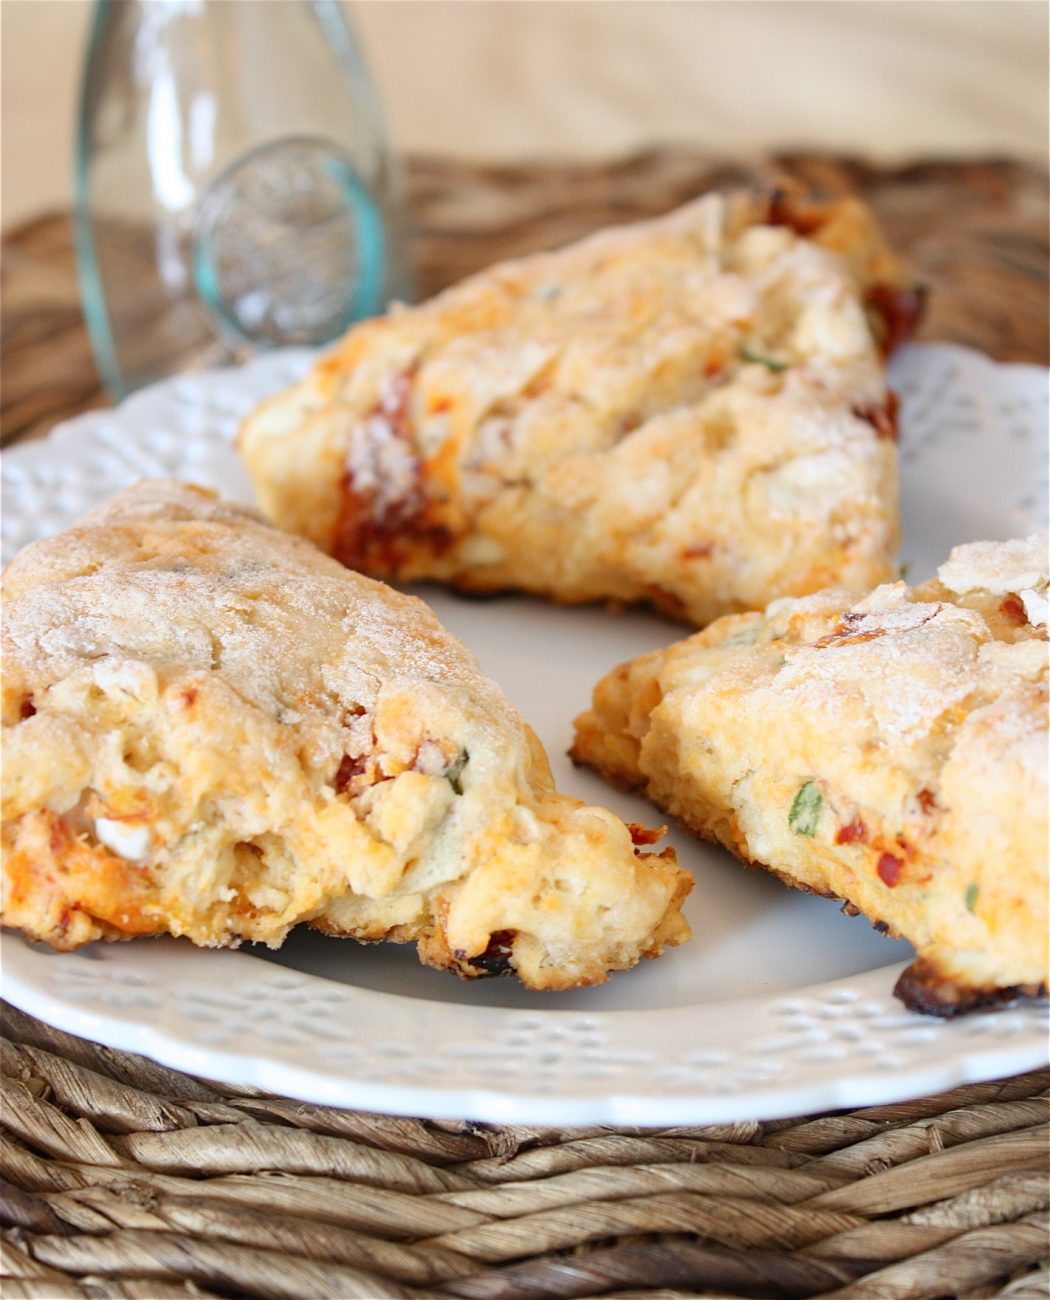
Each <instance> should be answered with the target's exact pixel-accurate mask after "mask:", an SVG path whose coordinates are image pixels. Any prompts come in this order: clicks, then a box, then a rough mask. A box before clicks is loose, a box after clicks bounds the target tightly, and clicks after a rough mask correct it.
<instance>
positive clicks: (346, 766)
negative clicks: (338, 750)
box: [332, 754, 368, 794]
mask: <svg viewBox="0 0 1050 1300" xmlns="http://www.w3.org/2000/svg"><path fill="white" fill-rule="evenodd" d="M367 766H368V764H367V761H366V760H365V758H363V757H357V758H353V757H352V756H351V755H350V754H344V755H343V757H342V761H341V762H340V764H339V768H338V770H337V771H336V774H335V778H334V779H333V781H332V785H333V786H334V787H335V792H336V794H342V793H343V791H344V790H345V789H346V788H347V786H348V785H349V784H350V782H351V781H352V780H353V779H354V777H355V776H363V775H364V772H365V770H366V768H367Z"/></svg>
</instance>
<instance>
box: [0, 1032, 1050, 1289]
mask: <svg viewBox="0 0 1050 1300" xmlns="http://www.w3.org/2000/svg"><path fill="white" fill-rule="evenodd" d="M2 1029H3V1034H4V1038H5V1042H4V1044H3V1058H2V1064H3V1088H4V1104H3V1111H2V1120H3V1130H4V1134H3V1143H4V1151H3V1164H4V1173H5V1181H4V1183H3V1186H2V1194H0V1203H2V1207H3V1218H4V1222H5V1224H6V1225H7V1228H6V1231H5V1234H4V1243H5V1252H4V1263H3V1288H2V1290H3V1295H4V1296H5V1297H8V1298H10V1300H14V1297H20V1296H62V1297H67V1296H136V1297H143V1298H148V1300H163V1298H164V1297H168V1296H201V1295H219V1296H251V1297H256V1296H258V1297H289V1298H292V1300H307V1298H310V1297H317V1298H319V1300H321V1298H323V1300H329V1298H336V1297H338V1298H339V1300H342V1298H343V1297H367V1298H368V1300H372V1298H373V1297H384V1296H434V1297H463V1298H464V1300H533V1298H538V1297H545V1296H558V1297H561V1296H598V1295H602V1296H608V1297H619V1298H621V1300H626V1297H628V1296H639V1297H640V1296H647V1297H650V1300H661V1298H664V1300H671V1298H672V1297H679V1296H693V1295H715V1296H721V1297H726V1298H728V1297H744V1296H753V1297H799V1298H801V1297H818V1296H819V1297H832V1296H834V1297H836V1300H838V1298H839V1297H841V1298H842V1300H846V1297H851V1298H853V1297H855V1298H856V1300H861V1298H862V1297H863V1298H864V1300H876V1298H878V1300H920V1297H923V1298H925V1297H930V1298H932V1297H947V1296H951V1297H959V1298H960V1300H962V1298H963V1297H965V1298H966V1300H977V1298H978V1297H990V1296H1002V1297H1007V1296H1009V1297H1010V1298H1011V1300H1036V1297H1045V1296H1046V1295H1047V1279H1048V1273H1047V1270H1046V1261H1047V1257H1048V1255H1050V1249H1048V1236H1047V1227H1048V1219H1047V1207H1048V1204H1050V1183H1048V1178H1047V1156H1048V1144H1047V1132H1048V1130H1047V1093H1046V1089H1047V1085H1048V1083H1050V1072H1039V1073H1034V1074H1028V1075H1021V1076H1019V1077H1017V1078H1014V1079H1008V1080H1002V1081H999V1082H994V1083H983V1084H973V1085H970V1086H968V1087H964V1088H958V1089H956V1090H954V1091H953V1092H949V1093H945V1094H943V1095H941V1096H939V1097H928V1098H924V1099H922V1100H920V1101H913V1102H905V1103H902V1104H899V1105H895V1106H878V1107H871V1108H868V1109H866V1110H859V1111H853V1112H850V1113H844V1114H836V1115H827V1116H824V1117H822V1118H818V1119H798V1120H779V1121H776V1122H775V1123H766V1124H760V1123H747V1124H733V1125H718V1126H714V1127H708V1128H695V1129H689V1128H677V1129H655V1130H638V1129H635V1130H625V1131H614V1130H610V1129H604V1128H586V1129H584V1128H577V1129H549V1128H543V1129H540V1128H531V1127H493V1126H488V1125H475V1124H469V1123H460V1122H456V1121H448V1122H438V1121H428V1120H418V1119H398V1118H390V1117H387V1116H383V1115H369V1114H364V1113H362V1112H359V1111H342V1110H329V1109H325V1108H323V1107H319V1106H310V1105H303V1104H300V1103H298V1102H293V1101H287V1100H283V1099H281V1098H279V1097H272V1096H269V1095H266V1094H263V1093H260V1092H254V1091H251V1090H247V1089H243V1088H231V1087H228V1086H222V1085H218V1084H207V1083H203V1082H201V1081H199V1080H197V1079H192V1078H190V1077H188V1076H186V1075H180V1074H177V1073H176V1072H174V1071H172V1070H169V1069H166V1068H165V1067H163V1066H160V1065H156V1064H154V1063H153V1062H151V1061H147V1060H145V1059H143V1058H142V1057H138V1056H133V1055H131V1054H129V1053H127V1052H118V1051H114V1050H111V1049H109V1048H105V1047H99V1046H96V1045H94V1044H92V1043H88V1042H84V1041H83V1040H80V1039H76V1038H72V1037H70V1036H69V1035H67V1034H63V1033H60V1032H59V1031H57V1030H54V1029H50V1028H48V1027H47V1026H45V1025H43V1024H41V1023H40V1022H39V1021H36V1020H33V1019H31V1018H30V1017H28V1016H25V1015H23V1014H22V1013H21V1012H19V1011H15V1010H13V1009H11V1008H8V1007H5V1008H4V1012H3V1020H2Z"/></svg>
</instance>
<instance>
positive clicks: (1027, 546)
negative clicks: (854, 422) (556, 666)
mask: <svg viewBox="0 0 1050 1300" xmlns="http://www.w3.org/2000/svg"><path fill="white" fill-rule="evenodd" d="M1046 620H1047V543H1046V538H1045V537H1043V538H1040V537H1030V538H1028V539H1027V540H1025V541H1014V542H998V543H996V542H978V543H974V544H972V545H969V546H960V547H957V548H956V549H955V550H954V551H953V552H952V554H951V557H950V558H949V560H948V562H947V563H946V564H944V565H942V566H941V568H940V570H939V574H938V578H937V579H935V580H933V581H931V582H927V583H924V584H923V585H922V586H918V587H914V588H909V587H907V586H906V585H905V584H904V583H895V584H887V585H885V586H881V587H879V588H877V589H876V590H875V591H873V592H872V593H871V594H870V595H867V596H865V597H859V596H857V595H856V594H852V595H851V594H850V593H848V592H844V591H841V590H840V591H826V592H822V593H820V594H818V595H813V596H808V597H805V598H803V599H799V600H793V599H786V600H779V601H775V602H774V603H773V604H771V605H770V606H769V608H768V609H767V610H766V611H765V613H755V614H743V615H737V616H733V617H729V618H724V619H721V620H719V621H718V622H717V623H714V624H712V625H711V626H710V627H709V628H707V629H706V631H704V632H701V633H698V634H697V635H695V636H693V637H690V638H688V639H687V640H685V641H681V642H679V643H678V644H677V645H673V646H671V647H670V648H669V649H668V650H664V651H658V652H656V653H654V654H649V655H644V656H642V657H641V658H639V659H636V660H634V661H633V662H631V663H627V664H623V665H621V666H620V667H619V668H617V669H615V670H614V671H613V672H611V673H610V674H609V675H608V676H607V677H606V678H605V679H604V680H603V681H602V682H600V683H599V685H598V687H597V689H596V690H595V693H594V706H593V708H592V709H591V710H590V711H589V712H587V713H584V714H583V715H582V716H581V717H580V718H578V719H577V722H576V743H575V746H574V749H573V756H574V757H575V758H577V759H578V760H579V761H581V762H584V763H587V764H589V765H590V766H592V767H594V768H596V769H597V770H598V771H599V772H601V773H602V774H603V775H604V776H606V777H608V778H609V779H610V780H611V781H613V782H615V783H617V784H619V785H623V786H627V787H641V788H642V789H643V790H644V791H645V793H646V794H647V795H648V796H649V797H650V798H651V799H652V800H653V801H654V802H655V803H656V804H658V805H659V806H660V807H661V808H663V809H665V810H666V811H668V812H669V813H672V814H673V815H674V816H676V817H678V818H680V819H681V820H682V821H683V822H684V823H685V824H686V825H687V826H688V827H689V828H690V829H691V830H693V831H695V832H696V833H697V834H699V835H702V836H704V837H705V838H706V839H711V840H716V841H718V842H720V843H721V844H724V845H725V846H726V848H728V849H730V850H731V851H732V852H733V853H735V854H736V855H737V856H738V857H739V858H741V859H742V860H743V861H744V862H746V863H748V864H749V865H754V866H765V867H768V868H769V869H770V870H771V871H774V872H775V873H776V874H777V875H779V876H780V877H781V878H782V879H783V880H785V881H786V882H787V883H788V884H792V885H796V886H798V887H799V888H800V889H805V890H808V891H811V892H813V893H818V894H827V895H833V896H835V897H837V898H841V899H844V900H845V902H846V904H847V905H848V907H849V908H850V909H859V910H860V911H862V912H863V913H864V914H865V915H866V916H868V917H870V918H871V920H872V921H874V922H875V923H876V925H877V926H878V927H879V928H880V929H885V930H888V931H890V932H891V933H893V934H896V935H902V936H903V937H904V938H906V939H909V940H910V941H911V942H912V943H913V944H914V945H915V947H916V949H917V950H918V960H917V961H916V962H915V963H914V965H912V966H911V967H910V968H909V969H908V970H907V971H906V972H905V973H904V975H903V976H902V977H901V980H900V981H899V983H898V986H897V992H898V995H899V996H900V997H902V998H903V999H904V1001H905V1002H906V1003H908V1005H909V1006H912V1007H914V1008H915V1009H918V1010H923V1011H930V1012H934V1013H935V1014H938V1015H952V1014H955V1013H956V1012H958V1011H963V1010H967V1009H969V1008H970V1007H973V1006H977V1005H981V1004H983V1003H987V1002H991V1001H996V1000H999V999H1000V998H1002V997H1007V996H1010V995H1012V994H1015V993H1018V992H1023V993H1036V992H1038V991H1040V990H1044V991H1045V988H1046V983H1047V833H1048V832H1047V640H1046ZM800 941H803V942H804V936H800Z"/></svg>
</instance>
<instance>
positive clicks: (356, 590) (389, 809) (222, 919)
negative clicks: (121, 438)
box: [3, 482, 690, 988]
mask: <svg viewBox="0 0 1050 1300" xmlns="http://www.w3.org/2000/svg"><path fill="white" fill-rule="evenodd" d="M4 598H5V599H4V628H3V656H4V658H3V724H4V733H3V746H4V766H3V886H4V895H3V920H4V922H5V923H6V924H8V925H12V926H17V927H18V928H19V929H21V930H23V931H25V932H26V934H28V935H30V936H32V937H33V938H36V939H42V940H45V941H46V942H47V943H50V944H51V945H52V946H54V947H56V948H73V947H76V946H77V945H79V944H82V943H87V942H88V941H89V940H92V939H98V938H107V939H123V938H129V937H131V936H133V935H146V934H160V933H163V932H170V933H171V934H175V935H185V936H187V937H188V938H190V939H192V940H193V941H194V943H198V944H206V945H236V944H238V943H239V942H240V941H241V940H244V939H250V940H258V941H261V942H263V943H267V944H269V945H271V946H277V945H279V944H280V943H281V941H282V940H283V939H284V937H285V935H286V934H287V933H288V930H289V929H290V928H291V927H292V926H293V925H295V924H297V923H298V922H301V921H309V922H311V923H312V924H314V925H316V926H318V927H319V928H321V929H323V930H326V931H329V932H331V933H338V934H347V935H352V936H353V937H355V938H358V939H363V940H378V939H387V938H389V939H395V940H400V941H413V942H416V943H418V945H419V953H420V957H421V958H422V960H423V961H424V962H427V963H429V964H431V965H434V966H438V967H446V968H448V969H451V970H454V971H456V972H457V973H458V974H461V975H466V976H476V975H484V974H491V973H498V972H501V971H514V972H516V973H517V975H518V976H519V977H520V978H521V980H522V981H523V982H524V983H525V984H527V985H529V986H531V987H533V988H566V987H570V986H573V985H578V984H592V983H599V982H601V981H602V980H604V979H605V977H606V973H607V972H608V971H611V970H618V969H621V968H624V967H628V966H632V965H634V963H635V962H636V961H638V959H639V958H640V957H642V956H649V957H652V956H656V955H658V954H659V953H660V951H661V949H662V948H663V947H664V946H665V945H668V944H676V943H681V942H682V941H683V940H684V939H685V938H687V937H688V933H689V932H688V927H687V925H686V923H685V921H684V919H683V918H682V915H681V913H680V911H679V907H680V904H681V903H682V900H683V898H684V896H685V894H686V893H687V892H688V889H689V883H690V882H689V878H688V877H687V876H686V874H685V873H684V872H683V871H681V869H680V868H679V867H678V866H677V865H676V863H675V860H674V854H673V852H672V850H670V849H666V850H665V851H664V852H663V853H658V854H656V853H645V852H643V851H642V849H641V848H636V847H635V843H634V842H633V841H632V830H631V829H630V828H628V827H627V826H625V825H624V824H623V823H622V822H621V821H619V820H618V819H617V818H616V817H614V816H613V815H612V814H611V813H609V812H607V811H605V810H604V809H602V808H588V807H585V806H584V805H583V804H581V803H580V802H579V801H577V800H575V799H570V798H567V797H565V796H563V795H560V794H558V793H557V792H556V791H555V789H554V786H553V783H552V780H551V774H550V769H549V767H548V764H547V759H546V755H545V754H544V752H543V749H542V747H541V745H540V743H539V741H538V740H537V738H536V736H535V735H534V734H533V732H532V731H531V730H530V729H529V728H528V727H527V726H526V725H525V724H524V723H523V722H522V720H521V718H520V717H519V716H518V715H517V713H515V711H514V710H513V709H512V708H511V707H510V705H509V704H508V703H507V701H506V700H505V699H504V698H503V696H502V695H501V693H500V691H499V689H498V687H496V686H495V685H494V684H493V683H492V682H491V681H489V680H487V679H486V678H485V677H483V676H482V675H481V673H480V671H479V669H478V667H477V665H476V663H475V661H474V659H473V657H472V656H471V655H470V653H469V651H467V650H466V649H465V647H464V646H463V645H461V644H460V642H459V641H457V640H456V639H455V638H454V637H452V636H451V635H449V633H447V632H446V631H444V629H443V628H442V627H441V626H440V624H439V623H438V622H437V620H436V619H435V617H434V615H433V614H432V613H431V612H430V610H429V609H428V608H427V607H426V606H425V605H424V604H422V603H421V602H420V601H418V600H415V599H413V598H411V597H407V596H402V595H399V594H398V593H397V592H394V591H391V590H390V589H389V588H387V587H384V586H383V585H382V584H380V583H376V582H372V581H371V580H369V579H367V578H363V577H360V576H359V575H357V574H353V573H349V572H347V570H345V569H344V568H342V567H341V566H340V565H338V564H337V563H336V562H335V561H333V560H331V559H328V558H327V557H326V556H323V555H321V554H320V553H319V552H318V551H316V550H315V549H314V548H313V547H312V546H310V545H309V543H307V542H305V541H303V540H302V539H300V538H296V537H292V536H290V535H288V534H285V533H281V532H279V531H278V530H276V529H274V528H272V527H270V526H269V525H267V524H265V523H264V522H263V521H262V520H261V519H260V518H259V517H258V516H257V515H256V514H255V513H254V511H250V510H246V509H243V508H242V507H240V506H235V505H231V504H228V503H225V502H223V501H220V500H218V499H216V498H215V497H214V496H213V495H212V494H211V493H208V492H205V491H203V490H201V489H197V488H192V487H187V486H184V485H182V484H177V483H166V482H143V483H140V484H138V485H137V486H136V487H134V488H132V489H130V490H129V491H127V492H125V493H123V494H121V495H120V496H119V497H117V498H115V499H114V500H113V501H112V502H110V503H109V504H108V505H106V506H104V507H102V508H101V509H99V510H95V511H93V512H92V513H91V514H89V515H88V516H87V517H86V518H85V519H84V520H83V521H82V522H81V523H80V524H78V525H76V526H75V527H73V528H71V529H69V530H68V531H67V532H65V533H62V534H60V535H59V536H57V537H53V538H50V539H49V540H47V541H42V542H37V543H36V544H34V545H33V546H30V547H28V548H27V549H26V550H24V551H23V552H22V553H21V555H19V556H18V557H17V558H16V559H15V560H14V561H13V563H12V564H11V565H10V566H9V568H8V570H7V572H6V574H5V576H4ZM634 834H635V836H636V838H637V840H638V842H639V844H644V843H648V842H651V839H652V838H653V837H652V836H650V835H649V834H648V833H647V832H644V831H643V830H642V829H641V828H634Z"/></svg>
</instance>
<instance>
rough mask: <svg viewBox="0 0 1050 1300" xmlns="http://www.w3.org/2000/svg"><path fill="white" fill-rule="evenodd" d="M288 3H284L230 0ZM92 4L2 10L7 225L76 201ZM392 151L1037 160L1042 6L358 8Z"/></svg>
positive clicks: (602, 3) (844, 1)
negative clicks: (79, 100) (77, 142)
mask: <svg viewBox="0 0 1050 1300" xmlns="http://www.w3.org/2000/svg"><path fill="white" fill-rule="evenodd" d="M225 2H226V3H283V2H284V0H225ZM90 9H91V6H90V4H89V3H88V0H3V3H2V6H0V25H2V33H0V35H2V132H3V150H2V186H3V188H2V206H0V215H2V219H3V223H4V226H5V227H9V226H11V225H14V224H16V223H17V222H19V221H21V220H24V219H25V218H27V217H29V216H32V215H34V214H35V213H38V212H41V211H44V210H47V209H54V208H64V207H68V206H69V205H70V202H71V158H72V142H73V122H74V113H75V104H76V95H77V86H78V82H79V76H80V62H81V58H82V54H83V46H84V40H85V33H86V30H87V23H88V17H89V14H90ZM350 9H351V12H352V16H353V18H354V19H355V21H356V23H357V26H358V29H359V31H360V33H361V36H362V38H363V41H364V43H365V46H366V49H367V53H368V56H369V59H370V61H371V64H372V68H373V71H374V73H375V76H376V79H377V81H378V83H379V88H380V92H381V94H382V97H383V100H384V103H385V106H386V113H387V119H388V123H389V126H390V131H391V135H392V137H393V140H394V143H395V145H397V146H398V147H399V148H401V149H405V150H411V151H427V152H434V153H443V154H453V155H460V156H467V157H472V158H489V159H495V160H504V161H505V160H511V159H521V158H535V157H544V156H546V157H552V156H555V157H556V156H561V157H565V156H577V157H595V156H609V155H613V154H619V153H623V152H626V151H630V150H632V149H637V148H640V147H643V146H645V145H647V144H653V143H660V142H679V143H687V144H690V145H694V146H696V147H698V148H702V149H705V150H708V151H710V152H712V153H715V154H721V155H729V156H733V155H736V156H745V155H746V156H750V155H754V154H757V153H760V152H763V151H765V150H769V149H775V148H778V147H793V146H805V147H807V148H811V149H827V150H839V151H844V152H853V153H861V154H868V155H870V156H872V157H875V158H878V159H883V160H890V159H901V158H905V157H915V156H919V155H925V156H929V155H934V154H942V155H954V156H958V155H963V154H964V155H969V156H978V155H988V154H1007V155H1013V156H1019V157H1024V158H1028V159H1030V160H1036V161H1045V160H1046V156H1047V86H1048V73H1047V62H1048V48H1050V46H1048V40H1050V32H1048V12H1050V11H1048V7H1047V5H1046V4H1045V3H1043V0H358V2H357V3H354V4H352V5H351V6H350Z"/></svg>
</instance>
